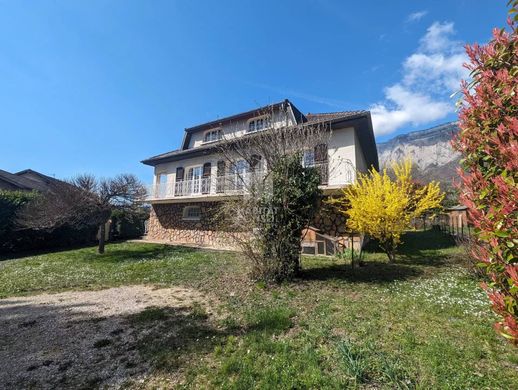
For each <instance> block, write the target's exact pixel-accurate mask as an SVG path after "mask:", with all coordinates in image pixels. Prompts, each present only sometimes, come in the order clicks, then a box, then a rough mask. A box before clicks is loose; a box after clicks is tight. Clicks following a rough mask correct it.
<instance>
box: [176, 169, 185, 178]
mask: <svg viewBox="0 0 518 390" xmlns="http://www.w3.org/2000/svg"><path fill="white" fill-rule="evenodd" d="M183 175H184V169H183V167H178V168H176V181H182V180H183Z"/></svg>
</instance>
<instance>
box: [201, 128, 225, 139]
mask: <svg viewBox="0 0 518 390" xmlns="http://www.w3.org/2000/svg"><path fill="white" fill-rule="evenodd" d="M220 139H221V129H213V130H209V131H207V132H206V133H205V135H204V137H203V142H214V141H218V140H220Z"/></svg>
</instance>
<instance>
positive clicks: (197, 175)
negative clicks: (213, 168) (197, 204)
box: [187, 166, 203, 194]
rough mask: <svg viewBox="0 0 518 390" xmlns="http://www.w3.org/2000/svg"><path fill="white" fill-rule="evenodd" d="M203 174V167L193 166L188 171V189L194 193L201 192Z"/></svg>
mask: <svg viewBox="0 0 518 390" xmlns="http://www.w3.org/2000/svg"><path fill="white" fill-rule="evenodd" d="M202 174H203V167H202V166H198V167H192V168H189V170H188V171H187V180H188V183H187V191H188V192H189V193H193V194H199V193H200V192H201V182H202V180H201V176H202Z"/></svg>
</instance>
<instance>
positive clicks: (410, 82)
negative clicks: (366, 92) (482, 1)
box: [370, 22, 468, 135]
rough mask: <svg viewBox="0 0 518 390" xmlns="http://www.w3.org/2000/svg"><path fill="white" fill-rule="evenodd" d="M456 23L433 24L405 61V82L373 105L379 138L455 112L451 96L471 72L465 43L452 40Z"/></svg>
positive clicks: (374, 120) (387, 89)
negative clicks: (465, 66) (403, 127)
mask: <svg viewBox="0 0 518 390" xmlns="http://www.w3.org/2000/svg"><path fill="white" fill-rule="evenodd" d="M454 33H455V31H454V25H453V23H439V22H435V23H433V24H432V25H431V26H430V27H429V28H428V30H427V31H426V34H425V35H424V36H423V37H422V38H421V40H420V44H419V47H418V49H417V50H416V52H415V53H412V54H411V55H410V56H408V57H407V58H406V59H405V60H404V61H403V64H402V65H403V77H402V79H401V80H400V81H399V82H398V83H396V84H394V85H392V86H389V87H387V88H385V91H384V92H385V100H384V101H382V102H379V103H377V104H374V105H372V106H371V108H370V110H371V114H372V121H373V125H374V131H375V133H376V135H383V134H389V133H392V132H394V131H395V130H397V129H398V128H400V127H402V126H405V125H408V124H412V125H416V126H417V125H425V124H427V123H429V122H432V121H435V120H438V119H441V118H444V117H446V116H447V115H448V114H450V113H451V112H453V110H454V107H455V105H454V102H453V101H452V100H451V99H450V95H451V94H452V93H453V92H455V91H456V90H458V89H459V85H460V80H461V79H463V78H467V76H468V72H467V70H466V69H465V68H464V67H463V66H462V64H463V63H464V62H466V61H467V56H466V54H465V53H464V50H463V47H462V44H461V43H460V42H458V41H456V40H453V39H452V38H451V36H452V35H453V34H454Z"/></svg>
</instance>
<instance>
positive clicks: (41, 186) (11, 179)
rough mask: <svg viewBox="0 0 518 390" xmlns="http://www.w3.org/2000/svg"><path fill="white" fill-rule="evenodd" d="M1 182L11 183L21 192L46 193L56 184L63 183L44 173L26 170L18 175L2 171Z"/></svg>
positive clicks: (0, 174) (0, 172) (0, 171)
mask: <svg viewBox="0 0 518 390" xmlns="http://www.w3.org/2000/svg"><path fill="white" fill-rule="evenodd" d="M0 180H4V181H5V182H8V183H11V185H12V186H14V187H16V188H17V189H19V190H37V191H46V190H48V189H49V188H50V187H51V185H52V184H54V183H62V182H61V181H60V180H57V179H54V178H53V177H50V176H46V175H44V174H42V173H39V172H36V171H33V170H31V169H25V170H23V171H20V172H17V173H10V172H7V171H3V170H1V169H0Z"/></svg>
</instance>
